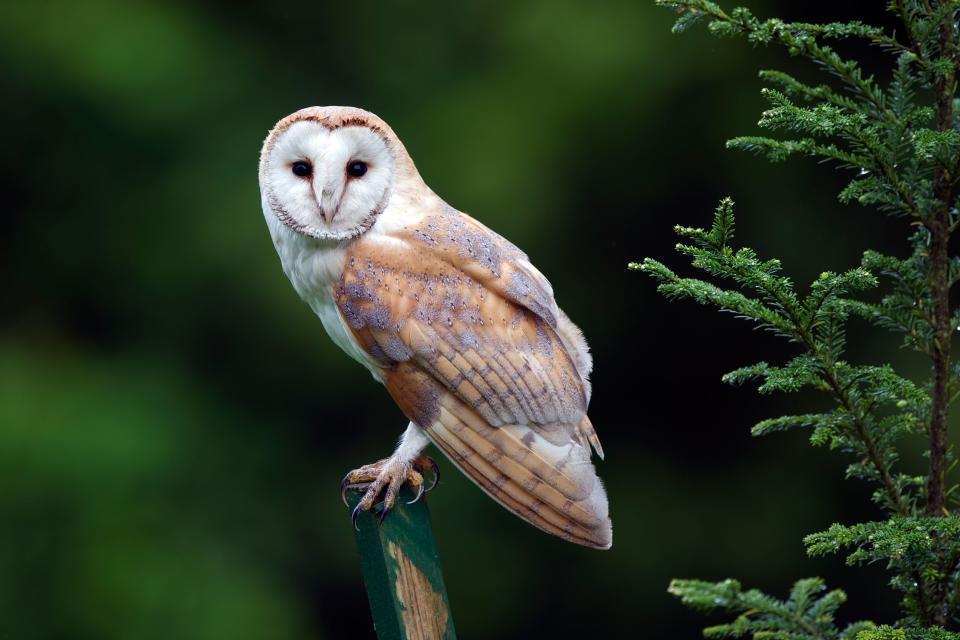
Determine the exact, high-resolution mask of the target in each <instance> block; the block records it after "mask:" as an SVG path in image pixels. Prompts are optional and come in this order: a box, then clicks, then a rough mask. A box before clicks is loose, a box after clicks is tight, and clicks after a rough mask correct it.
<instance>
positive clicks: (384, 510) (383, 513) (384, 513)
mask: <svg viewBox="0 0 960 640" xmlns="http://www.w3.org/2000/svg"><path fill="white" fill-rule="evenodd" d="M388 513H390V509H387V507H386V506H384V505H380V515H379V516H377V526H378V527H379V526H380V525H382V524H383V519H384V518H386V517H387V514H388Z"/></svg>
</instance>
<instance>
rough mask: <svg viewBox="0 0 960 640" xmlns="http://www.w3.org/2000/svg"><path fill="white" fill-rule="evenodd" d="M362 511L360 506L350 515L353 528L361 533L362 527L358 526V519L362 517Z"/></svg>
mask: <svg viewBox="0 0 960 640" xmlns="http://www.w3.org/2000/svg"><path fill="white" fill-rule="evenodd" d="M361 511H363V509H361V508H360V505H359V504H358V505H357V506H356V507H354V508H353V513H351V514H350V522H351V523H353V528H354V530H356V531H360V527H358V526H357V518H358V517H359V516H360V512H361Z"/></svg>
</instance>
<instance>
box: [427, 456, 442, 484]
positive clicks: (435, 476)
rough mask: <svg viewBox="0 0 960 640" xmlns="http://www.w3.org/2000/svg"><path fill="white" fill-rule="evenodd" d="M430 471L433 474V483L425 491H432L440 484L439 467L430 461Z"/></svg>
mask: <svg viewBox="0 0 960 640" xmlns="http://www.w3.org/2000/svg"><path fill="white" fill-rule="evenodd" d="M430 470H431V471H432V472H433V482H431V483H430V488H429V489H427V491H433V488H434V487H435V486H437V484H438V483H439V482H440V465H438V464H437V463H436V462H434V461H433V460H431V461H430Z"/></svg>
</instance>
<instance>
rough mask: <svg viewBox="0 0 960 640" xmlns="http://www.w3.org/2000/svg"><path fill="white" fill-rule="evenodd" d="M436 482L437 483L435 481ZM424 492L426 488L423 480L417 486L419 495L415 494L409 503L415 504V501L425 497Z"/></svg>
mask: <svg viewBox="0 0 960 640" xmlns="http://www.w3.org/2000/svg"><path fill="white" fill-rule="evenodd" d="M434 484H436V483H434ZM430 488H431V489H432V488H433V487H432V486H431V487H430ZM423 493H424V488H423V483H422V482H421V483H420V484H419V485H418V486H417V495H416V496H414V498H413V500H411V501H410V502H408V503H407V504H413V503H414V502H418V501H419V500H420V498H422V497H423Z"/></svg>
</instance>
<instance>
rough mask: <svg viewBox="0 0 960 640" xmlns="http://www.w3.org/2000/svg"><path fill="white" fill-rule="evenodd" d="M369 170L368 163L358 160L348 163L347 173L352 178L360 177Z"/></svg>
mask: <svg viewBox="0 0 960 640" xmlns="http://www.w3.org/2000/svg"><path fill="white" fill-rule="evenodd" d="M366 172H367V163H366V162H360V161H359V160H356V161H354V162H351V163H350V164H348V165H347V175H348V176H350V177H351V178H359V177H360V176H362V175H363V174H365V173H366Z"/></svg>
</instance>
